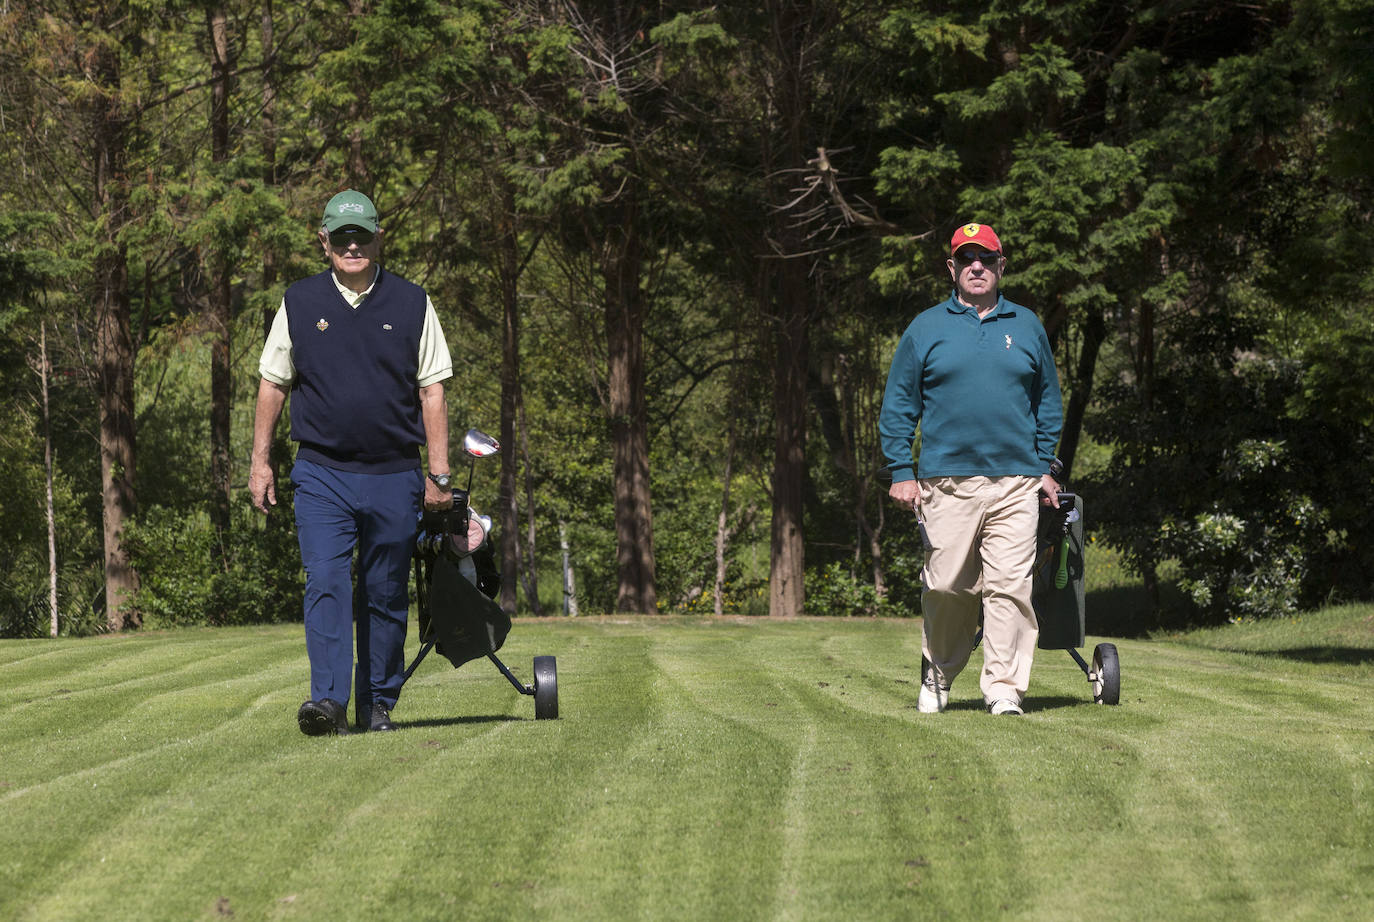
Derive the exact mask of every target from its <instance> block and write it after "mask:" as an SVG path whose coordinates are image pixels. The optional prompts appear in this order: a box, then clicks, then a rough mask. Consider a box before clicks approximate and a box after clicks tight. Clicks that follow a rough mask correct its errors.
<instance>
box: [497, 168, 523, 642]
mask: <svg viewBox="0 0 1374 922" xmlns="http://www.w3.org/2000/svg"><path fill="white" fill-rule="evenodd" d="M498 236H499V242H498V248H499V249H498V253H499V256H498V259H499V269H498V274H499V279H498V283H499V284H500V286H501V449H502V451H501V484H500V490H499V493H500V499H499V503H500V506H501V508H500V513H499V515H500V521H501V572H502V573H504V574H506V578H505V579H503V580H502V581H501V608H502V610H504V611H505V613H506V614H508V615H513V614H515V608H516V591H515V590H516V585H517V576H518V574H519V573H520V508H519V501H518V500H517V499H516V493H517V490H518V489H519V463H520V457H519V455H518V454H517V452H516V450H515V429H516V422H517V419H516V418H517V415H518V412H519V407H520V310H519V308H520V305H519V304H518V303H517V299H518V297H519V289H518V284H519V272H520V250H519V238H518V237H517V235H516V230H515V190H514V189H513V188H511V186H510V183H508V182H503V184H502V189H501V218H500V223H499V230H498Z"/></svg>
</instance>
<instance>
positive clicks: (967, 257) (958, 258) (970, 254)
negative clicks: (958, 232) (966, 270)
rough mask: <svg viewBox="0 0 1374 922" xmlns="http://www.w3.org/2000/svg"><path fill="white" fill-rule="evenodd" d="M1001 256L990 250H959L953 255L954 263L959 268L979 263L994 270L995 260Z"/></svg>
mask: <svg viewBox="0 0 1374 922" xmlns="http://www.w3.org/2000/svg"><path fill="white" fill-rule="evenodd" d="M1001 255H1002V254H1000V253H994V252H992V251H991V250H960V251H959V252H957V253H955V254H954V261H955V262H957V263H958V264H959V265H961V266H971V265H973V264H974V262H980V263H982V264H983V265H984V266H986V267H987V268H989V269H996V268H997V260H998V259H1000V258H1001Z"/></svg>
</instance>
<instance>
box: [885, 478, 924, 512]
mask: <svg viewBox="0 0 1374 922" xmlns="http://www.w3.org/2000/svg"><path fill="white" fill-rule="evenodd" d="M887 495H888V496H890V497H892V499H893V500H894V501H895V502H896V503H897V505H899V506H906V507H907V508H909V509H910V510H911V511H912V512H915V511H917V510H918V509H920V508H921V490H920V488H919V487H917V486H916V481H914V480H898V481H895V482H894V483H893V484H892V488H891V489H889V490H888V491H887Z"/></svg>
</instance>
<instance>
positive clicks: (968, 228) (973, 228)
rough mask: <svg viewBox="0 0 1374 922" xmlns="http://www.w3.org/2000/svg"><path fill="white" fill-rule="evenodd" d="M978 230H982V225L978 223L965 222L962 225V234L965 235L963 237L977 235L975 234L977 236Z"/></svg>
mask: <svg viewBox="0 0 1374 922" xmlns="http://www.w3.org/2000/svg"><path fill="white" fill-rule="evenodd" d="M980 230H982V226H981V225H978V224H965V225H964V236H965V237H977V236H978V232H979V231H980Z"/></svg>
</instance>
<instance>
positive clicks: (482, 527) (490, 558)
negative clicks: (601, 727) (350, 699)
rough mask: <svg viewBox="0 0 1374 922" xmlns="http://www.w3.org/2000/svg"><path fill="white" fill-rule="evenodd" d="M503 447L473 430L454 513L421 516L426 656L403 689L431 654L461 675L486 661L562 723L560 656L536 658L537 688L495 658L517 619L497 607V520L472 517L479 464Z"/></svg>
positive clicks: (539, 713) (542, 714)
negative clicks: (436, 653) (470, 665)
mask: <svg viewBox="0 0 1374 922" xmlns="http://www.w3.org/2000/svg"><path fill="white" fill-rule="evenodd" d="M500 448H501V446H500V444H499V443H498V442H497V441H496V439H494V438H492V437H491V436H489V435H487V434H485V433H483V432H481V431H479V430H477V429H469V430H468V431H467V434H466V435H465V436H464V437H463V453H464V454H466V455H467V456H468V458H469V459H470V462H469V466H468V484H467V488H466V489H462V490H459V489H457V488H455V489H454V490H453V508H451V509H439V510H425V512H424V513H423V514H422V515H421V517H420V532H419V536H418V537H417V538H416V541H415V554H414V560H415V597H416V609H417V611H418V615H419V638H420V651H419V653H417V654H416V655H415V659H414V661H413V662H411V664H410V665H409V666H408V667H407V668H406V671H405V676H404V678H403V679H402V684H404V683H405V682H407V681H409V680H410V677H411V675H413V674H414V672H415V670H416V669H417V668H418V667H419V665H420V663H421V662H422V661H423V660H424V658H425V657H426V656H427V655H428V654H429V651H430V650H438V651H439V655H440V656H443V657H444V658H445V659H447V660H448V661H449V662H450V663H452V664H453V667H454V668H455V669H456V668H458V667H459V666H461V665H463V664H464V663H466V662H468V661H470V660H474V659H479V658H481V657H484V656H485V657H486V658H487V659H489V660H491V662H492V663H494V664H495V666H496V668H497V669H498V670H500V672H501V674H502V675H503V676H505V677H506V679H507V681H509V682H510V684H511V685H512V686H514V688H515V690H516V691H518V692H519V693H520V694H522V695H530V696H533V698H534V716H535V719H536V720H551V719H554V718H557V717H558V664H557V662H556V660H555V658H554V657H552V656H536V657H535V658H534V684H533V685H526V684H524V683H523V682H521V681H520V680H519V679H518V678H516V677H515V675H514V673H512V672H511V671H510V669H509V668H507V666H506V664H505V663H503V662H501V660H500V659H499V658H497V656H496V651H497V650H499V649H501V645H502V644H503V643H505V640H506V635H507V634H508V633H509V632H510V627H511V621H510V616H508V615H507V614H506V613H505V612H504V611H503V610H502V609H501V606H500V605H498V604H497V603H496V601H495V599H496V595H497V593H499V592H500V591H501V574H500V573H499V572H498V571H497V569H496V555H495V552H494V551H493V549H492V543H491V540H490V533H491V519H490V518H489V517H488V516H484V515H478V514H477V513H476V512H475V511H473V510H472V508H471V507H470V506H469V505H468V497H469V495H470V491H471V489H472V472H473V469H474V468H475V467H476V464H477V459H478V458H485V457H489V456H491V455H494V454H496V453H497V452H498V451H500ZM360 678H361V676H360ZM358 691H361V687H360V688H359V689H358ZM357 700H358V701H359V707H361V706H362V704H361V702H362V700H363V696H362V695H361V694H359V695H358V696H357ZM359 721H360V722H361V721H362V712H361V711H359Z"/></svg>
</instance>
